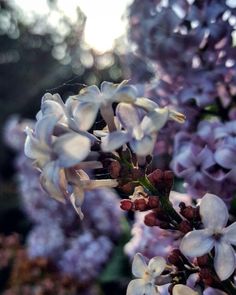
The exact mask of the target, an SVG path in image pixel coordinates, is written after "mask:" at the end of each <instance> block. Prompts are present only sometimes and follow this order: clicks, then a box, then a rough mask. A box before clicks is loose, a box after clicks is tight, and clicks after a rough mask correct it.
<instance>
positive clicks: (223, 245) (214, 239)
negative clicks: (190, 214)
mask: <svg viewBox="0 0 236 295" xmlns="http://www.w3.org/2000/svg"><path fill="white" fill-rule="evenodd" d="M200 215H201V218H202V223H203V225H204V229H200V230H194V231H191V232H189V233H188V234H187V235H185V236H184V238H183V240H182V242H181V244H180V250H181V251H182V252H183V254H185V255H186V256H189V257H200V256H202V255H204V254H207V253H209V252H210V251H211V250H212V249H213V247H214V248H215V256H214V268H215V271H216V273H217V275H218V276H219V278H220V279H221V280H222V281H223V280H226V279H227V278H228V277H229V276H230V275H231V274H232V273H233V272H234V269H235V266H236V260H235V252H234V249H233V247H232V246H231V245H234V246H235V245H236V222H234V223H233V224H231V225H230V226H228V227H225V226H226V224H227V221H228V218H229V213H228V210H227V207H226V205H225V204H224V202H223V201H222V200H221V199H220V198H219V197H217V196H215V195H213V194H206V195H205V196H204V197H203V199H202V200H201V203H200Z"/></svg>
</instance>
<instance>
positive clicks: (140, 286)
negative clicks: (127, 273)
mask: <svg viewBox="0 0 236 295" xmlns="http://www.w3.org/2000/svg"><path fill="white" fill-rule="evenodd" d="M144 294H145V281H144V280H142V279H136V280H132V281H131V282H130V283H129V285H128V288H127V292H126V295H144ZM145 295H146V294H145ZM147 295H149V294H147Z"/></svg>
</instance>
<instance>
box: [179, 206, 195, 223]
mask: <svg viewBox="0 0 236 295" xmlns="http://www.w3.org/2000/svg"><path fill="white" fill-rule="evenodd" d="M180 214H181V215H182V216H183V217H185V218H186V219H188V220H192V219H194V218H195V216H196V209H195V208H193V207H192V206H187V207H185V208H184V209H181V210H180Z"/></svg>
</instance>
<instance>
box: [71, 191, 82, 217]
mask: <svg viewBox="0 0 236 295" xmlns="http://www.w3.org/2000/svg"><path fill="white" fill-rule="evenodd" d="M73 190H74V192H73V194H71V195H70V201H71V204H72V205H73V207H74V209H75V211H76V212H77V213H78V215H79V217H80V219H83V218H84V214H83V212H82V210H81V206H82V204H83V201H84V190H83V188H82V187H79V186H74V189H73Z"/></svg>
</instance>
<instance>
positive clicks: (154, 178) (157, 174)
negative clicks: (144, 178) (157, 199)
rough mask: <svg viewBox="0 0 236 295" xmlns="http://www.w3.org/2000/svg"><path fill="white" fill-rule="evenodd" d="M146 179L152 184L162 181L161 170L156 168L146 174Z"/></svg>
mask: <svg viewBox="0 0 236 295" xmlns="http://www.w3.org/2000/svg"><path fill="white" fill-rule="evenodd" d="M148 179H149V180H150V181H151V183H152V184H153V185H157V184H158V183H160V182H162V181H163V172H162V171H161V170H160V169H156V170H155V171H153V172H152V173H150V174H149V175H148Z"/></svg>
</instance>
